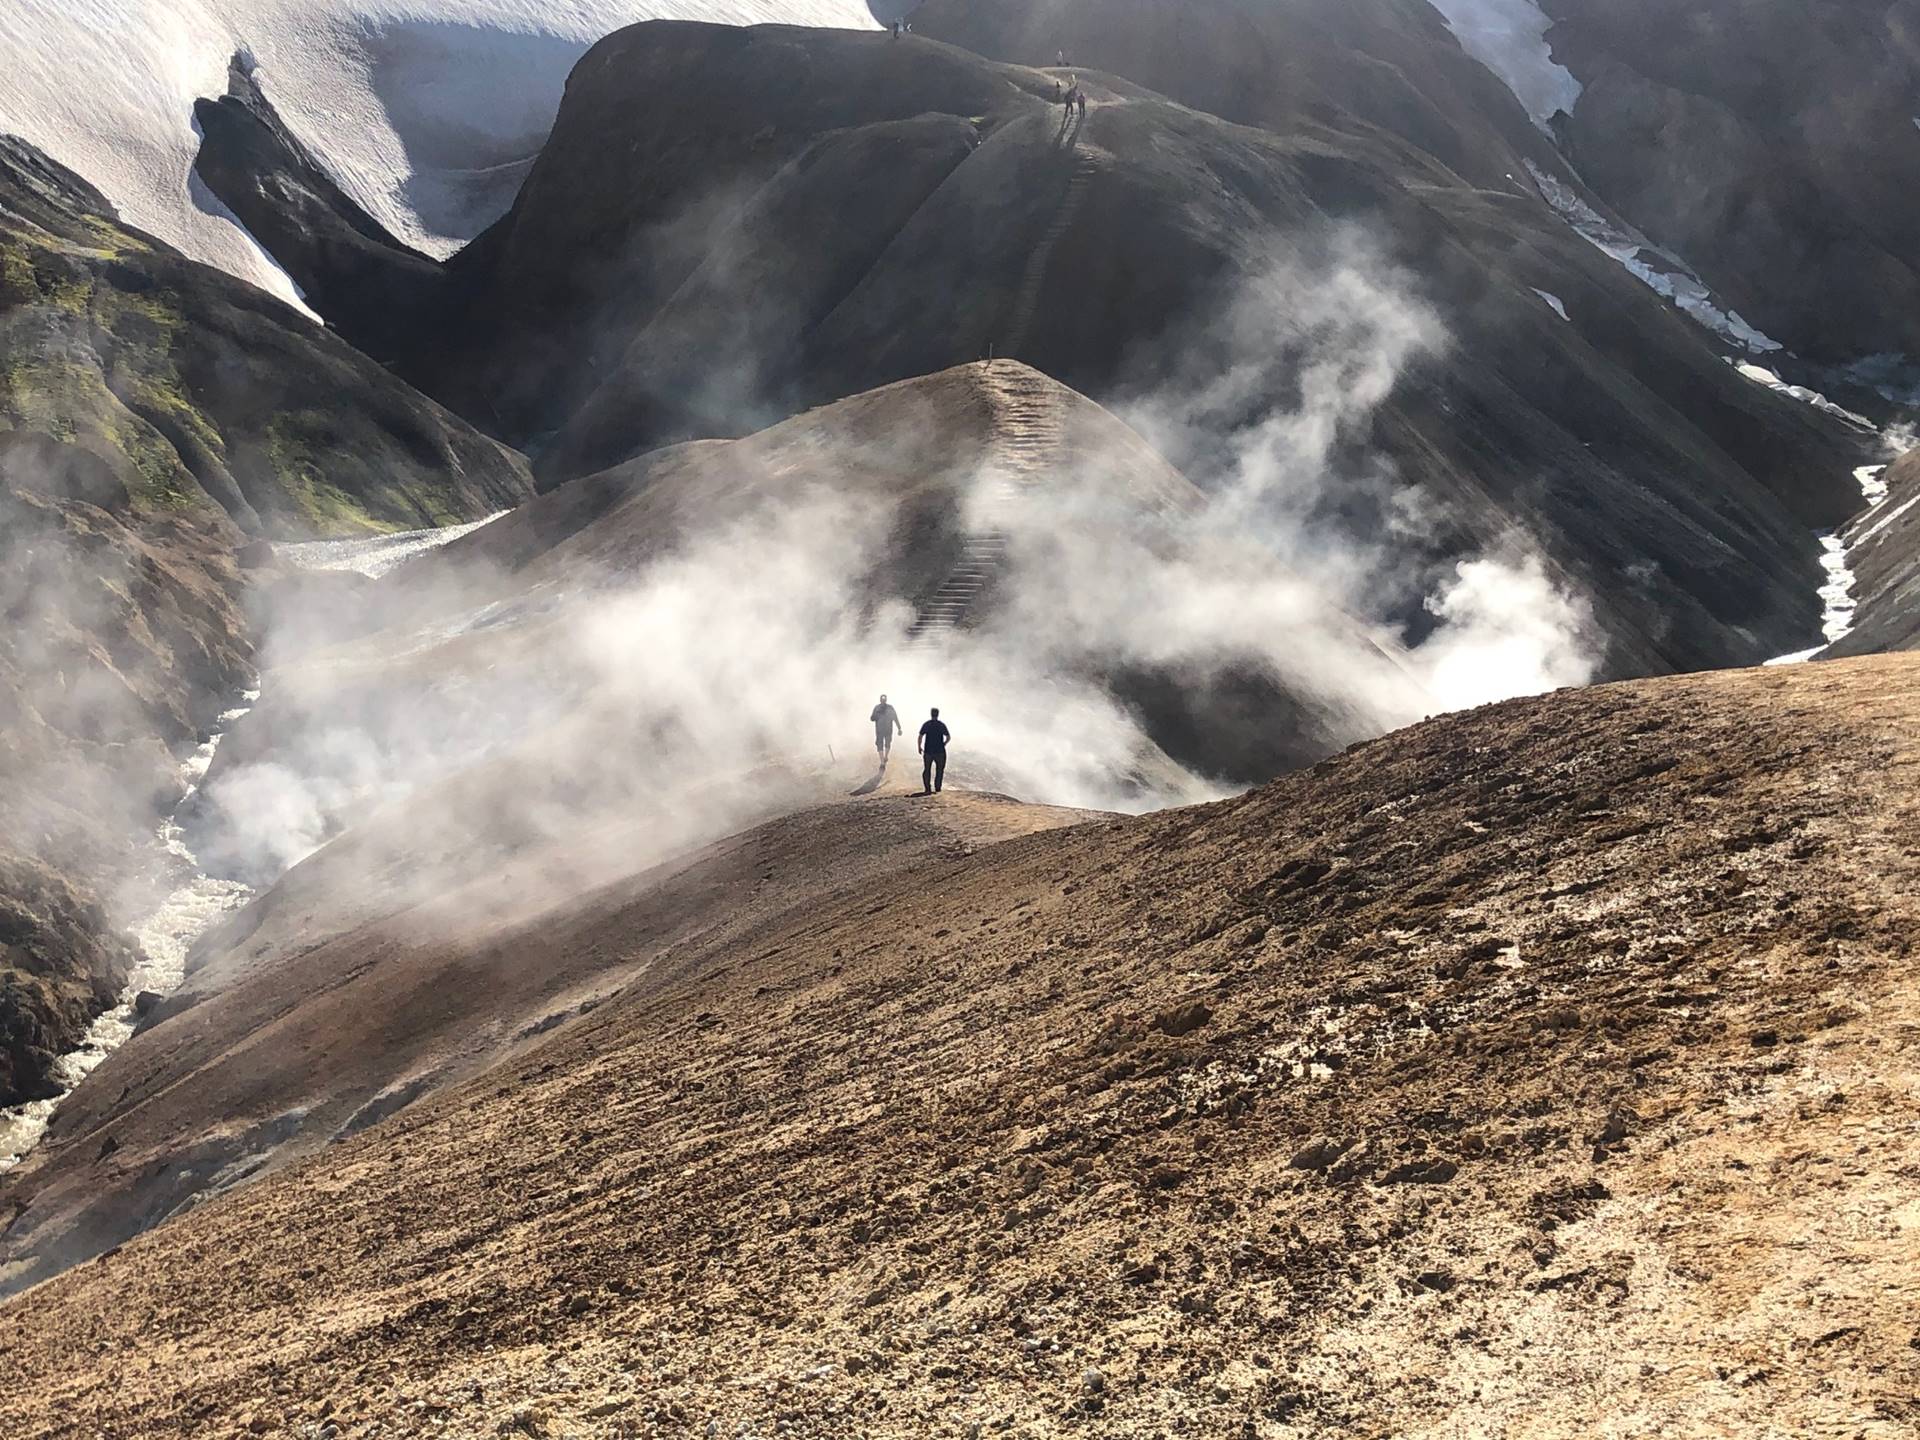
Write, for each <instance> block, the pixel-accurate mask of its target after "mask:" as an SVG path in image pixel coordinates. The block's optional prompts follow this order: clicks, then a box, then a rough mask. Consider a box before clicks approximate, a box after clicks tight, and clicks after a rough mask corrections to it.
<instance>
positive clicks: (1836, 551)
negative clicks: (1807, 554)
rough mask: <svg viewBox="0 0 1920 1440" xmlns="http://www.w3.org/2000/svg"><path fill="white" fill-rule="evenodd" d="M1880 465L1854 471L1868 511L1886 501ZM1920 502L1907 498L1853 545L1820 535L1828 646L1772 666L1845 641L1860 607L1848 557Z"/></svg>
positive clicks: (1794, 662)
mask: <svg viewBox="0 0 1920 1440" xmlns="http://www.w3.org/2000/svg"><path fill="white" fill-rule="evenodd" d="M1885 468H1886V467H1884V466H1881V465H1863V466H1862V467H1861V468H1860V469H1858V470H1856V471H1854V472H1853V478H1854V480H1855V481H1856V482H1858V484H1859V486H1860V493H1861V495H1862V496H1864V497H1865V498H1866V501H1867V507H1868V513H1869V514H1871V513H1872V511H1873V510H1874V509H1877V508H1878V507H1879V506H1881V505H1883V504H1885V503H1886V499H1887V482H1886V481H1885V480H1884V479H1882V478H1881V477H1882V475H1883V473H1884V471H1885ZM1915 504H1920V495H1917V496H1915V497H1914V498H1913V499H1912V500H1910V501H1908V502H1907V504H1906V505H1903V506H1901V507H1900V510H1896V511H1895V512H1894V513H1893V514H1892V515H1889V516H1887V518H1886V519H1885V520H1883V521H1881V522H1880V524H1879V525H1876V526H1874V528H1873V529H1872V530H1869V531H1868V532H1867V533H1866V534H1865V535H1862V536H1861V537H1860V538H1859V539H1858V540H1856V541H1854V543H1853V544H1852V545H1848V544H1847V542H1846V541H1845V540H1844V539H1843V538H1842V537H1841V536H1840V534H1839V533H1838V532H1835V531H1831V530H1830V531H1827V532H1826V533H1824V534H1822V535H1821V536H1820V568H1821V570H1823V571H1824V572H1825V573H1826V577H1827V578H1826V580H1825V582H1824V583H1823V584H1822V585H1821V586H1820V633H1821V634H1822V635H1824V636H1825V637H1826V645H1816V646H1814V647H1813V648H1812V649H1811V650H1798V651H1795V652H1794V653H1793V654H1791V655H1782V656H1780V657H1779V658H1777V659H1774V660H1769V661H1767V664H1769V665H1798V664H1800V663H1801V662H1803V661H1806V660H1811V659H1813V658H1814V657H1815V656H1816V655H1819V654H1822V653H1823V652H1825V650H1826V648H1827V645H1832V644H1834V643H1835V642H1837V641H1840V640H1844V639H1846V638H1847V636H1849V635H1851V634H1852V633H1853V621H1854V616H1855V614H1856V612H1857V611H1858V609H1859V601H1858V600H1857V599H1856V598H1855V596H1854V593H1853V587H1854V585H1855V583H1856V582H1855V579H1854V574H1853V566H1852V564H1851V563H1850V562H1849V558H1848V557H1849V556H1850V555H1851V553H1852V552H1853V551H1855V550H1858V549H1859V548H1860V546H1861V545H1862V544H1864V543H1865V542H1866V541H1867V539H1868V538H1869V537H1871V536H1873V535H1874V534H1877V533H1878V532H1879V531H1880V529H1881V528H1882V527H1884V526H1885V525H1887V524H1890V523H1891V522H1892V521H1894V520H1896V519H1898V518H1899V516H1900V514H1901V513H1902V512H1903V511H1905V510H1907V509H1909V508H1911V507H1912V506H1913V505H1915Z"/></svg>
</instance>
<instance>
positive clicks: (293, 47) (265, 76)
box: [0, 0, 874, 303]
mask: <svg viewBox="0 0 1920 1440" xmlns="http://www.w3.org/2000/svg"><path fill="white" fill-rule="evenodd" d="M662 18H676V19H686V20H710V21H716V22H722V23H727V24H742V25H745V24H758V23H772V22H779V23H786V24H795V25H824V26H844V27H858V28H861V29H872V28H874V20H873V17H872V15H871V14H870V13H869V11H868V9H867V6H866V4H865V0H6V4H5V13H4V17H3V18H0V38H4V41H5V54H6V62H7V63H6V65H5V68H4V70H3V71H0V132H7V133H12V134H17V135H20V136H22V137H24V138H25V139H27V140H29V141H31V142H33V143H34V144H35V145H38V146H39V147H40V148H41V149H43V150H45V151H46V152H47V153H48V154H49V155H51V156H53V158H54V159H56V160H58V161H60V162H61V163H62V164H64V165H66V166H68V167H69V168H71V169H73V170H75V171H77V172H79V173H80V174H81V175H82V176H84V177H85V178H86V179H88V180H90V181H91V182H93V184H95V185H97V186H98V187H99V188H100V189H101V190H102V191H103V192H105V194H106V196H107V198H108V199H110V200H111V201H113V203H114V204H115V205H116V206H118V207H119V209H120V213H121V215H122V216H123V217H124V218H125V219H126V220H127V221H128V222H129V223H131V224H133V225H136V226H138V227H139V228H141V229H143V230H146V231H148V232H150V233H152V234H154V235H157V236H158V237H159V238H161V239H162V240H165V241H167V242H168V243H169V244H171V245H174V246H176V247H177V248H179V249H180V250H182V251H184V252H186V253H187V254H188V255H191V256H193V257H194V258H195V259H197V260H204V261H206V262H207V263H208V264H211V265H217V266H219V267H220V268H221V269H223V270H226V271H228V272H229V273H231V274H234V275H237V276H239V277H241V278H242V279H245V280H249V281H251V282H252V283H254V284H256V285H258V286H260V287H261V288H262V289H265V290H268V291H271V292H272V293H274V294H276V295H279V296H280V297H281V298H283V299H285V300H288V301H293V302H296V303H297V299H298V297H297V295H296V292H295V290H294V287H293V284H292V282H291V281H290V280H289V279H288V278H287V277H286V275H284V274H283V273H282V272H281V271H280V269H279V267H278V266H276V265H275V264H274V263H273V261H272V260H271V259H269V258H268V257H267V255H266V254H265V252H264V251H262V250H261V248H260V247H259V246H258V245H257V244H256V243H255V242H254V241H253V239H252V237H251V236H249V235H248V234H247V233H246V231H245V230H244V229H242V228H241V227H240V225H239V224H238V223H237V222H236V221H235V220H234V219H233V217H232V215H231V214H229V213H228V212H227V211H226V209H225V207H224V206H222V205H220V204H219V202H218V201H216V200H215V199H214V198H213V197H212V196H211V195H210V194H208V193H207V191H206V190H205V188H204V187H202V186H200V185H198V184H197V183H190V181H189V176H190V172H191V168H192V165H193V157H194V154H195V153H196V151H197V150H198V148H199V140H198V137H197V136H196V135H195V134H194V127H193V102H194V101H195V100H196V99H200V98H202V97H209V98H211V97H218V96H220V95H223V94H225V93H226V89H227V67H228V64H229V62H230V61H231V60H232V59H233V57H234V56H235V55H236V54H237V53H245V54H247V55H248V56H249V57H251V62H252V63H254V64H257V67H258V69H257V72H256V73H257V76H258V79H259V81H260V84H261V87H262V89H263V90H265V92H266V94H267V96H268V98H269V99H271V100H272V101H273V103H274V104H275V106H276V107H278V109H279V111H280V113H281V115H282V116H283V117H284V118H285V120H286V122H287V124H288V125H289V126H290V127H291V128H292V129H293V131H294V133H295V134H297V135H298V136H299V137H300V138H301V139H302V140H303V141H305V142H306V144H307V145H308V146H309V147H310V148H311V149H312V150H313V152H314V153H315V154H316V155H317V156H319V157H320V159H321V161H322V162H323V163H324V164H325V165H326V166H327V167H328V169H329V170H331V171H332V173H333V176H334V178H335V179H336V180H337V181H339V183H340V184H341V186H342V187H343V188H344V189H345V190H346V191H347V192H348V193H349V194H351V195H352V196H353V197H354V199H356V200H358V201H359V202H360V203H361V204H362V205H364V206H365V207H366V208H367V210H368V211H370V212H371V213H372V214H373V215H375V216H377V217H378V218H379V219H380V220H381V221H382V223H384V224H385V225H386V226H387V227H388V228H389V229H390V230H392V231H393V233H394V234H395V235H397V236H399V237H400V238H401V239H402V240H404V241H406V242H407V243H409V244H411V245H414V246H417V247H418V248H420V249H422V250H425V251H427V252H428V253H429V254H434V255H445V254H448V253H449V252H451V251H452V250H454V249H457V248H458V247H459V246H460V245H461V244H462V243H463V242H465V241H466V240H469V239H471V238H472V237H473V236H474V235H475V234H477V233H478V232H479V231H480V230H481V229H483V228H485V226H486V225H487V224H489V223H490V222H491V221H493V220H494V219H496V218H497V217H498V216H499V215H500V214H501V213H503V212H504V211H505V209H506V207H507V206H508V204H510V203H511V201H512V199H513V196H514V193H515V192H516V191H517V189H518V187H519V183H520V177H521V176H522V175H523V174H524V173H525V169H526V166H527V165H528V164H529V163H530V162H531V160H532V157H533V155H534V154H535V153H536V152H537V151H538V149H539V147H540V145H541V143H542V141H544V140H545V138H546V134H547V130H548V128H549V127H550V126H551V124H552V121H553V115H554V112H555V111H556V109H557V108H558V106H559V102H560V95H561V92H562V90H563V89H564V87H565V84H566V77H567V73H568V71H569V70H571V69H572V67H573V64H574V62H575V61H576V60H577V59H578V58H579V57H580V56H581V54H583V53H584V52H585V51H586V49H587V47H588V46H590V45H591V44H592V43H593V42H594V41H596V40H598V39H600V38H601V37H602V36H604V35H607V34H609V33H611V32H612V31H614V30H617V29H619V28H620V27H622V26H624V25H629V24H633V23H634V22H636V21H640V20H649V19H662Z"/></svg>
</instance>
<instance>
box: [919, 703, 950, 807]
mask: <svg viewBox="0 0 1920 1440" xmlns="http://www.w3.org/2000/svg"><path fill="white" fill-rule="evenodd" d="M952 738H953V732H952V731H951V730H949V729H947V727H946V726H945V725H942V724H941V723H940V712H939V710H938V709H936V710H935V711H934V712H933V718H932V719H931V720H929V721H927V723H926V724H924V725H922V726H921V727H920V759H921V765H920V793H921V794H922V795H932V794H933V793H935V792H936V791H938V790H940V789H941V788H942V787H943V786H945V784H946V783H947V742H948V741H949V740H951V739H952Z"/></svg>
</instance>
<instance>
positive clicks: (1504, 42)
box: [1434, 0, 1581, 126]
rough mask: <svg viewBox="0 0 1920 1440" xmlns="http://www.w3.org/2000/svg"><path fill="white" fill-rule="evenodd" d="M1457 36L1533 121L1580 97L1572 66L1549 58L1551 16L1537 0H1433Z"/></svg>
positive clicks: (1570, 107)
mask: <svg viewBox="0 0 1920 1440" xmlns="http://www.w3.org/2000/svg"><path fill="white" fill-rule="evenodd" d="M1434 8H1435V9H1436V10H1438V11H1439V12H1440V13H1441V14H1442V15H1444V16H1445V17H1446V21H1447V24H1448V25H1449V26H1450V27H1451V28H1452V30H1453V33H1454V34H1455V35H1457V36H1458V37H1459V39H1460V48H1461V49H1463V50H1465V51H1466V52H1467V53H1468V54H1469V55H1471V56H1473V58H1474V59H1476V60H1478V61H1479V62H1480V63H1481V64H1482V65H1484V66H1486V67H1487V68H1488V69H1489V70H1491V71H1493V73H1494V74H1496V75H1498V76H1499V77H1500V78H1501V79H1502V80H1504V81H1506V82H1507V88H1508V89H1509V90H1511V91H1513V93H1514V94H1515V95H1516V96H1517V97H1518V98H1519V101H1520V103H1521V104H1522V105H1524V106H1526V107H1527V113H1528V114H1529V115H1531V116H1533V118H1534V121H1535V122H1536V123H1537V124H1540V125H1543V126H1544V125H1545V124H1546V122H1547V121H1548V120H1549V119H1551V118H1552V117H1553V115H1554V113H1555V112H1556V111H1560V110H1565V111H1567V112H1568V113H1572V110H1573V105H1574V102H1575V101H1576V100H1578V99H1579V98H1580V89H1581V87H1580V82H1579V81H1578V80H1576V79H1574V78H1573V72H1572V71H1570V70H1568V69H1567V68H1566V67H1565V66H1563V65H1556V64H1555V63H1554V60H1553V48H1552V47H1551V46H1550V45H1548V44H1547V30H1548V29H1549V28H1550V27H1551V26H1552V24H1553V21H1551V20H1549V19H1548V18H1547V17H1546V15H1545V14H1543V13H1542V12H1541V9H1540V6H1539V5H1538V4H1537V3H1536V0H1434Z"/></svg>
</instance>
